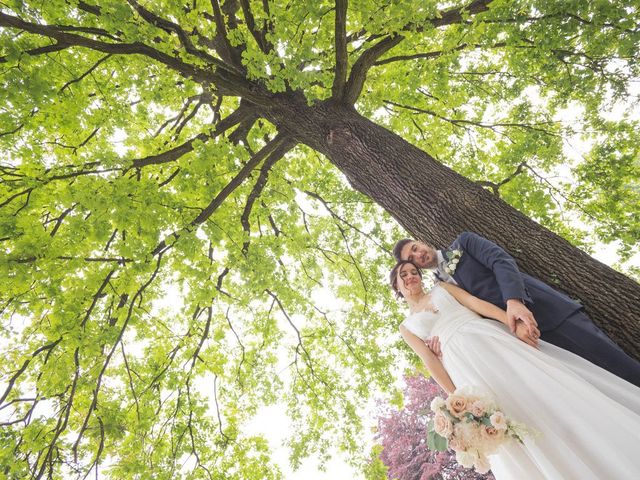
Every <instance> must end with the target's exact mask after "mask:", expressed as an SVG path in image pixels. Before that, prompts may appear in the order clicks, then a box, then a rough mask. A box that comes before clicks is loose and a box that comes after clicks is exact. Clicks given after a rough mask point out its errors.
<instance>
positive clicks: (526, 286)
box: [436, 232, 582, 332]
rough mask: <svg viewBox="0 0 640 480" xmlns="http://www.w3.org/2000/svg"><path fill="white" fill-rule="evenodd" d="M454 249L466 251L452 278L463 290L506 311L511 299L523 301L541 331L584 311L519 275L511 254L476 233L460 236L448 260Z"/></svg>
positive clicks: (537, 283)
mask: <svg viewBox="0 0 640 480" xmlns="http://www.w3.org/2000/svg"><path fill="white" fill-rule="evenodd" d="M455 249H458V250H461V251H462V252H463V253H462V256H461V257H460V259H459V261H458V264H457V265H456V270H455V272H454V274H453V275H452V276H453V278H454V279H455V281H456V282H458V285H459V286H460V287H462V288H464V289H465V290H466V291H467V292H469V293H471V294H472V295H475V296H476V297H479V298H481V299H483V300H486V301H487V302H490V303H493V304H494V305H497V306H499V307H501V308H504V309H506V307H507V300H509V299H510V298H517V299H521V300H523V301H524V302H525V304H526V305H527V307H528V308H529V310H531V312H532V313H533V315H534V317H535V318H536V320H537V321H538V327H539V328H540V331H542V332H544V331H547V330H552V329H554V328H556V327H557V326H558V325H560V324H561V323H562V322H563V321H564V320H565V319H566V318H567V317H569V316H570V315H572V314H573V313H575V312H576V311H578V310H580V309H581V308H582V306H581V305H580V304H579V303H578V302H576V301H575V300H572V299H570V298H569V297H567V296H566V295H564V294H563V293H560V292H558V291H557V290H554V289H553V288H551V287H550V286H549V285H547V284H546V283H544V282H542V281H540V280H538V279H537V278H534V277H532V276H530V275H527V274H526V273H522V272H520V271H519V270H518V266H517V265H516V262H515V260H514V259H513V257H511V255H509V254H508V253H507V252H505V251H504V250H503V249H502V248H500V247H499V246H498V245H496V244H495V243H493V242H491V241H490V240H487V239H486V238H484V237H481V236H480V235H478V234H476V233H473V232H463V233H462V234H460V235H459V236H458V238H456V240H455V241H454V242H453V243H452V244H451V245H450V246H449V248H448V249H446V250H445V251H443V255H444V256H445V259H446V258H447V254H448V253H449V252H450V251H451V250H455ZM436 276H437V277H438V275H437V274H436Z"/></svg>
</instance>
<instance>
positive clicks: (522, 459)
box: [402, 286, 640, 480]
mask: <svg viewBox="0 0 640 480" xmlns="http://www.w3.org/2000/svg"><path fill="white" fill-rule="evenodd" d="M431 294H432V302H433V304H434V306H435V307H436V309H437V310H438V311H437V312H419V313H415V314H413V315H410V316H409V317H407V318H406V319H405V320H404V321H403V322H402V323H403V325H404V326H405V327H406V328H407V329H408V330H409V331H410V332H412V333H414V334H415V335H417V336H418V337H420V338H422V339H427V338H428V337H432V336H438V337H440V344H441V349H442V354H443V357H442V363H443V365H444V366H445V368H446V369H447V372H448V373H449V376H450V377H451V380H453V383H454V384H455V385H456V387H462V386H466V385H469V386H473V387H477V388H478V389H480V390H482V391H484V392H486V393H487V394H488V395H490V396H493V397H494V399H495V400H496V402H497V403H498V405H499V406H500V407H501V408H502V410H503V411H504V412H505V414H506V415H507V416H508V417H510V418H511V419H513V420H516V421H519V422H523V423H525V424H527V425H528V426H529V427H532V428H534V429H536V430H537V431H538V432H539V435H536V436H528V437H526V438H525V439H524V445H522V444H520V443H518V442H510V443H508V444H506V445H505V446H503V447H501V448H500V450H499V452H498V453H497V454H496V455H492V456H491V457H490V461H491V470H492V471H493V473H494V475H495V477H496V478H497V479H500V480H503V479H513V480H527V479H531V480H534V479H535V480H539V479H549V480H573V479H575V480H591V479H593V480H609V479H612V480H613V479H615V480H627V479H628V480H632V479H640V388H638V387H636V386H634V385H632V384H631V383H628V382H626V381H625V380H622V379H620V378H618V377H616V376H615V375H613V374H611V373H609V372H607V371H606V370H603V369H602V368H600V367H598V366H596V365H594V364H592V363H590V362H588V361H587V360H584V359H583V358H581V357H579V356H577V355H575V354H573V353H571V352H568V351H566V350H563V349H561V348H558V347H556V346H555V345H551V344H550V343H546V342H542V341H541V342H540V349H539V350H537V349H535V348H533V347H531V346H529V345H527V344H525V343H524V342H522V341H520V340H518V339H517V338H516V337H515V336H513V335H512V334H511V333H510V332H509V330H508V328H507V327H505V326H504V325H503V324H501V323H499V322H497V321H494V320H487V319H484V318H482V317H480V316H479V315H477V314H476V313H474V312H472V311H471V310H469V309H467V308H466V307H463V306H462V305H460V304H459V303H458V302H457V301H456V300H455V299H454V298H453V297H452V296H451V295H450V294H449V292H447V291H446V290H445V289H444V288H442V287H440V286H435V287H434V288H433V290H432V291H431Z"/></svg>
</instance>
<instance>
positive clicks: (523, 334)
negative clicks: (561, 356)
mask: <svg viewBox="0 0 640 480" xmlns="http://www.w3.org/2000/svg"><path fill="white" fill-rule="evenodd" d="M515 334H516V337H518V338H519V339H520V340H522V341H523V342H524V343H526V344H527V345H531V346H532V347H534V348H538V339H539V337H540V331H539V330H538V329H537V328H536V329H535V330H534V332H533V333H531V330H530V328H529V326H528V325H527V324H525V323H524V322H522V321H518V322H516V332H515Z"/></svg>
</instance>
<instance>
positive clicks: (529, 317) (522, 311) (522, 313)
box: [507, 298, 540, 336]
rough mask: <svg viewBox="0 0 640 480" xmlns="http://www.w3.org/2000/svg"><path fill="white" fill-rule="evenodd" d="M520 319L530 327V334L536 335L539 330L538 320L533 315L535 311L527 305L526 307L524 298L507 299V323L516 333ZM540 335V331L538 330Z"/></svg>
mask: <svg viewBox="0 0 640 480" xmlns="http://www.w3.org/2000/svg"><path fill="white" fill-rule="evenodd" d="M518 320H520V321H521V322H523V323H524V324H525V325H526V326H527V328H528V329H529V334H531V335H535V334H536V331H537V330H538V322H536V319H535V318H534V317H533V313H531V310H529V309H528V308H527V307H525V305H524V303H522V300H518V299H516V298H510V299H509V300H507V325H509V329H510V330H511V332H512V333H516V323H517V321H518ZM538 336H540V332H538Z"/></svg>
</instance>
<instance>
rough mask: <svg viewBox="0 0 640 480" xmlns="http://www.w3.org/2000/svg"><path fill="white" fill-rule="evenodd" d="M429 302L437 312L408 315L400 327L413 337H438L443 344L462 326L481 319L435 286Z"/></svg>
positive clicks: (424, 338)
mask: <svg viewBox="0 0 640 480" xmlns="http://www.w3.org/2000/svg"><path fill="white" fill-rule="evenodd" d="M431 302H432V303H433V305H434V307H435V308H436V310H437V312H431V311H423V312H417V313H413V314H411V315H409V316H408V317H407V318H405V319H404V321H403V322H402V325H404V327H405V328H406V329H407V330H409V331H410V332H411V333H413V334H414V335H416V336H418V337H420V338H422V339H423V340H426V339H428V338H430V337H433V336H438V337H440V344H441V345H442V346H443V348H444V344H445V343H446V342H447V340H448V339H449V338H450V337H451V335H453V334H454V333H455V332H456V331H457V330H458V329H459V328H460V327H461V326H462V325H464V324H465V323H467V322H469V321H471V320H477V319H478V318H481V317H480V316H479V315H478V314H477V313H475V312H473V311H471V310H469V309H468V308H467V307H464V306H463V305H461V304H460V303H458V301H457V300H456V299H455V298H453V297H452V296H451V294H449V292H447V291H446V290H445V289H444V288H443V287H441V286H440V285H436V286H435V287H433V289H432V290H431Z"/></svg>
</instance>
